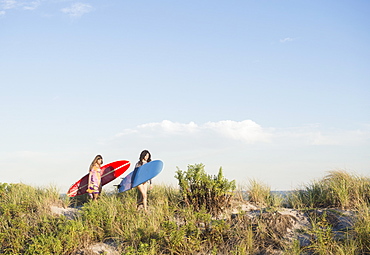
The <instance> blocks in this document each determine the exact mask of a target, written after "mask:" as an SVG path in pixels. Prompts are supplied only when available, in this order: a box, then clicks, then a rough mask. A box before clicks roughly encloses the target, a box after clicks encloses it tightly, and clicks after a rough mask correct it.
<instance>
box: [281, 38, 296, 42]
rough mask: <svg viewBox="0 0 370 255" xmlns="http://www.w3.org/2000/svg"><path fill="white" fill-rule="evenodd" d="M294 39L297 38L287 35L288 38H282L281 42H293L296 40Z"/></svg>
mask: <svg viewBox="0 0 370 255" xmlns="http://www.w3.org/2000/svg"><path fill="white" fill-rule="evenodd" d="M294 40H295V38H291V37H286V38H284V39H280V42H281V43H287V42H292V41H294Z"/></svg>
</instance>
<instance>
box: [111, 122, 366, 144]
mask: <svg viewBox="0 0 370 255" xmlns="http://www.w3.org/2000/svg"><path fill="white" fill-rule="evenodd" d="M130 135H137V136H143V137H152V138H155V137H173V139H184V137H185V139H189V140H192V139H198V141H206V140H207V139H216V138H218V139H220V138H223V139H229V140H233V141H239V142H242V143H245V144H258V143H262V144H275V145H282V146H284V145H298V146H322V145H354V144H356V145H359V144H361V143H364V142H365V141H369V140H370V128H367V127H366V126H365V127H364V129H363V130H325V129H323V128H320V126H319V125H310V126H303V127H296V128H284V129H278V128H271V127H267V128H266V127H262V126H261V125H259V124H257V123H256V122H254V121H252V120H243V121H232V120H223V121H218V122H207V123H204V124H196V123H194V122H190V123H178V122H172V121H170V120H163V121H162V122H153V123H147V124H142V125H139V126H137V127H136V128H133V129H124V130H123V131H122V132H120V133H118V134H117V135H116V137H123V136H130Z"/></svg>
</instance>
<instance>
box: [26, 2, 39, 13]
mask: <svg viewBox="0 0 370 255" xmlns="http://www.w3.org/2000/svg"><path fill="white" fill-rule="evenodd" d="M40 4H41V1H32V2H30V3H28V2H25V3H23V4H22V6H23V9H24V10H30V11H33V10H35V9H37V7H39V6H40Z"/></svg>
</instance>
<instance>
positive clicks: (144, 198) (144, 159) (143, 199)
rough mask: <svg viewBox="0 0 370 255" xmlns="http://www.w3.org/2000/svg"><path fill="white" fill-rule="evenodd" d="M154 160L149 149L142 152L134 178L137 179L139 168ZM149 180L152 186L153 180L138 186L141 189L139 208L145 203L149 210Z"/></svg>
mask: <svg viewBox="0 0 370 255" xmlns="http://www.w3.org/2000/svg"><path fill="white" fill-rule="evenodd" d="M150 161H152V156H151V155H150V152H149V151H148V150H143V151H142V152H141V153H140V157H139V161H138V162H137V163H136V165H135V170H134V172H133V174H132V180H135V176H136V173H137V169H138V168H139V167H141V166H142V165H144V164H146V163H149V162H150ZM148 182H149V183H150V188H149V189H151V188H152V180H149V181H146V182H144V183H142V184H140V185H138V186H137V189H138V190H139V194H138V200H137V208H139V207H140V205H143V207H144V210H145V211H147V210H148V195H147V192H148Z"/></svg>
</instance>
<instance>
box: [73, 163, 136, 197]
mask: <svg viewBox="0 0 370 255" xmlns="http://www.w3.org/2000/svg"><path fill="white" fill-rule="evenodd" d="M129 167H130V162H129V161H127V160H119V161H115V162H112V163H109V164H106V165H104V166H102V167H101V170H102V172H101V185H102V186H104V185H105V184H107V183H110V182H111V181H113V180H114V179H116V178H117V177H119V176H120V175H121V174H123V173H124V172H125V171H126V170H127V169H129ZM88 184H89V174H86V175H85V176H84V177H82V178H81V179H80V180H78V181H77V182H76V183H75V184H73V185H72V186H71V187H70V188H69V190H68V192H67V196H69V197H74V196H79V195H82V194H85V193H86V192H87V186H88Z"/></svg>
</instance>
